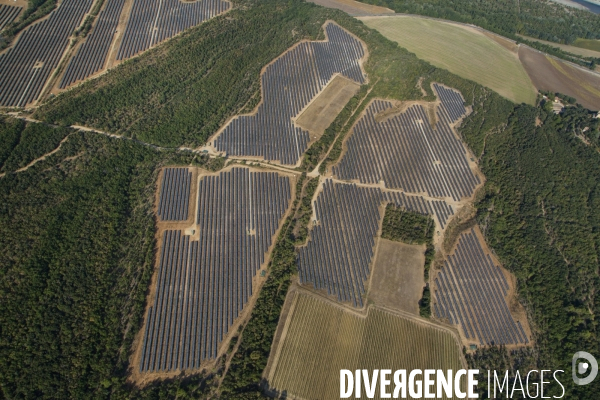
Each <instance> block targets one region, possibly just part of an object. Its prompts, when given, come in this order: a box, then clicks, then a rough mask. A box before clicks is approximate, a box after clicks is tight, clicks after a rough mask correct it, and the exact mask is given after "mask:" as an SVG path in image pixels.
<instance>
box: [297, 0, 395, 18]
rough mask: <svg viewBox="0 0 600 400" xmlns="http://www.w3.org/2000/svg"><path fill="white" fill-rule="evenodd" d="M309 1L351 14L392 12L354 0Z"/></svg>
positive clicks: (392, 12) (391, 12)
mask: <svg viewBox="0 0 600 400" xmlns="http://www.w3.org/2000/svg"><path fill="white" fill-rule="evenodd" d="M308 1H310V2H311V3H315V4H318V5H320V6H323V7H327V8H337V9H338V10H342V11H344V12H346V13H348V14H350V15H352V16H365V15H379V14H394V11H393V10H390V9H389V8H385V7H378V6H374V5H371V4H365V3H361V2H358V1H354V0H308Z"/></svg>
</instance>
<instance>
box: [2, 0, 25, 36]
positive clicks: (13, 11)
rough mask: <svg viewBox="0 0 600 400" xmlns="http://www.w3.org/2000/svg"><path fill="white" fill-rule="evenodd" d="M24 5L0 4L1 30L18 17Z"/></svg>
mask: <svg viewBox="0 0 600 400" xmlns="http://www.w3.org/2000/svg"><path fill="white" fill-rule="evenodd" d="M22 10H23V7H17V6H9V5H8V4H0V31H1V30H2V29H4V27H5V26H7V25H8V24H10V23H11V22H13V21H14V20H15V18H17V16H18V15H19V13H20V12H21V11H22Z"/></svg>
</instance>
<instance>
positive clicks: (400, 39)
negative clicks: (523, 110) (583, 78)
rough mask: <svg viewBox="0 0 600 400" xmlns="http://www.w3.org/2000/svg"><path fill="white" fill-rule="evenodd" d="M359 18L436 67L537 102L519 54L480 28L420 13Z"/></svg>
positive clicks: (515, 98)
mask: <svg viewBox="0 0 600 400" xmlns="http://www.w3.org/2000/svg"><path fill="white" fill-rule="evenodd" d="M359 19H360V20H361V21H363V22H364V23H365V24H366V25H367V26H368V27H370V28H374V29H376V30H378V31H379V32H380V33H381V34H382V35H384V36H385V37H387V38H388V39H390V40H393V41H395V42H397V43H398V44H399V45H400V46H402V47H405V48H406V49H408V50H409V51H411V52H413V53H415V54H416V55H417V57H419V58H421V59H423V60H425V61H428V62H430V63H431V64H433V65H435V66H436V67H439V68H444V69H447V70H448V71H450V72H453V73H455V74H457V75H459V76H461V77H463V78H466V79H470V80H473V81H475V82H477V83H480V84H482V85H484V86H487V87H489V88H490V89H492V90H494V91H496V92H497V93H499V94H500V95H502V96H504V97H506V98H507V99H509V100H512V101H514V102H516V103H527V104H534V103H535V98H536V92H537V91H536V90H535V88H534V86H533V83H531V80H530V79H529V76H528V75H527V72H526V71H525V69H524V68H523V66H522V65H521V63H520V62H519V59H518V57H517V56H516V54H514V53H513V52H511V51H510V50H508V49H507V48H505V47H502V46H501V45H500V44H499V43H497V42H495V41H494V40H492V39H490V38H488V37H487V36H485V35H483V34H482V33H480V32H478V31H475V30H471V29H467V28H463V27H460V26H457V25H453V24H448V23H445V22H440V21H434V20H429V19H425V18H417V17H404V16H402V17H363V18H359Z"/></svg>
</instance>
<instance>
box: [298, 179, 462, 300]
mask: <svg viewBox="0 0 600 400" xmlns="http://www.w3.org/2000/svg"><path fill="white" fill-rule="evenodd" d="M386 202H390V203H394V204H395V205H396V206H398V207H404V208H406V209H407V210H410V211H415V212H419V213H422V214H429V215H433V216H436V217H437V219H438V224H439V225H438V226H440V230H442V229H443V227H444V225H445V224H446V220H447V218H449V216H450V215H452V214H453V213H454V211H453V210H452V207H451V206H449V205H448V204H447V203H445V202H443V201H430V200H426V199H424V198H423V197H421V196H406V195H405V194H404V193H398V192H391V191H382V190H381V189H380V188H379V187H364V186H357V185H356V184H345V183H337V182H334V181H333V180H330V179H328V180H326V181H325V182H324V184H323V187H322V191H321V192H319V194H318V196H317V200H316V202H315V204H314V209H315V213H316V214H315V218H316V219H315V221H313V224H312V228H311V229H310V232H309V241H308V243H307V245H306V246H305V247H300V248H299V249H298V272H299V281H300V283H311V284H312V286H313V287H314V288H315V289H317V290H323V291H326V292H327V294H328V295H330V296H336V297H337V299H338V301H340V302H347V303H350V304H352V306H354V307H363V305H364V301H363V297H364V295H365V292H366V288H365V286H366V282H367V280H368V279H369V276H370V272H371V261H372V259H373V255H374V252H375V247H374V246H375V237H376V235H377V232H378V231H379V230H380V224H381V220H382V218H383V212H384V205H385V203H386Z"/></svg>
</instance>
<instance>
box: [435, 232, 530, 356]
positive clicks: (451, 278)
mask: <svg viewBox="0 0 600 400" xmlns="http://www.w3.org/2000/svg"><path fill="white" fill-rule="evenodd" d="M435 287H436V290H435V298H436V300H437V301H436V302H435V303H434V305H433V309H434V310H433V311H434V314H435V316H436V317H437V318H440V319H443V318H445V319H448V320H449V321H450V323H451V324H457V325H460V327H461V329H462V331H463V333H464V335H465V337H466V338H467V339H471V340H478V341H479V343H481V344H483V345H492V344H495V345H499V344H519V343H524V344H527V343H528V342H529V340H528V339H527V335H526V334H525V331H524V330H523V327H522V326H521V323H520V322H519V321H517V322H515V320H514V319H513V317H512V315H511V313H510V311H509V308H508V304H507V301H506V299H505V296H506V294H507V292H508V289H509V286H508V282H507V281H506V278H505V277H504V275H503V274H502V272H501V271H500V268H499V267H498V266H496V265H494V263H493V262H492V259H491V258H490V256H489V254H486V253H485V252H484V251H483V248H482V246H481V243H479V240H478V238H477V236H476V235H475V231H474V230H471V232H470V233H463V234H462V235H461V236H460V238H459V242H458V247H457V249H456V251H455V252H454V254H452V255H450V256H449V257H448V258H447V260H446V261H445V262H444V267H443V268H442V270H441V271H440V272H439V273H438V274H437V275H436V278H435Z"/></svg>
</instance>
